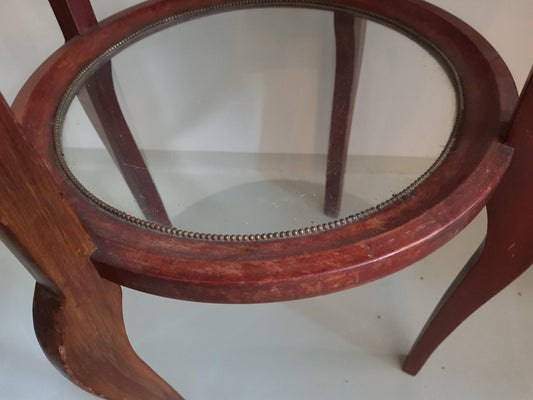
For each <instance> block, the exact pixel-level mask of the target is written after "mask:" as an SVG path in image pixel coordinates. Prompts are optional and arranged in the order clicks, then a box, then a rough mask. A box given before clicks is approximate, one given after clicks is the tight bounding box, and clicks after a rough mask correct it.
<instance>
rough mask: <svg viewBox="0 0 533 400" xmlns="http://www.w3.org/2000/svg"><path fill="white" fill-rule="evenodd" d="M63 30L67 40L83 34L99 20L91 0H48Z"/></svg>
mask: <svg viewBox="0 0 533 400" xmlns="http://www.w3.org/2000/svg"><path fill="white" fill-rule="evenodd" d="M48 2H49V3H50V6H52V10H53V11H54V14H55V16H56V19H57V22H58V23H59V26H60V28H61V31H62V32H63V36H64V37H65V41H69V40H70V39H72V38H74V37H75V36H78V35H83V34H84V33H85V32H87V31H88V30H89V29H91V28H92V27H94V26H95V25H96V24H97V23H98V21H97V20H96V16H95V15H94V11H93V8H92V6H91V2H90V0H48Z"/></svg>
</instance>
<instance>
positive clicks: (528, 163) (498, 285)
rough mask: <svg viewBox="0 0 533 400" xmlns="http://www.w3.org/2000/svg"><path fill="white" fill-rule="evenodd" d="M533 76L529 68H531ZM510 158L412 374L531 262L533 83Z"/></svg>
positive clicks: (414, 351)
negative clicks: (480, 242)
mask: <svg viewBox="0 0 533 400" xmlns="http://www.w3.org/2000/svg"><path fill="white" fill-rule="evenodd" d="M532 75H533V70H532ZM506 142H507V143H508V144H509V145H510V146H512V147H513V148H514V149H515V153H514V157H513V160H512V162H511V165H510V166H509V169H508V171H507V173H506V175H505V176H504V178H503V180H502V182H501V184H500V186H498V188H497V189H496V191H495V193H494V195H493V197H492V198H491V200H490V201H489V203H488V205H487V212H488V231H487V237H486V239H485V244H484V246H483V247H482V248H481V249H480V250H479V251H478V253H476V254H475V255H474V256H473V258H472V259H471V262H469V263H468V264H467V266H466V267H465V268H464V269H463V271H462V272H461V273H460V274H459V276H458V277H457V279H456V280H455V282H454V283H453V284H452V286H451V287H450V289H448V291H447V292H446V294H445V295H444V297H443V299H442V300H441V302H440V303H439V305H438V306H437V308H436V310H435V311H434V312H433V315H432V316H431V317H430V319H429V321H428V323H427V324H426V326H425V327H424V329H423V330H422V333H421V334H420V336H419V337H418V339H417V340H416V342H415V344H414V345H413V347H412V348H411V351H410V353H409V355H408V356H407V358H406V360H405V363H404V366H403V369H404V371H406V372H408V373H410V374H413V375H415V374H416V373H417V372H418V371H419V370H420V368H422V366H423V365H424V363H425V362H426V360H427V359H428V358H429V356H430V355H431V354H432V353H433V351H434V350H435V349H436V348H437V346H438V345H439V344H440V343H441V342H442V341H443V340H444V339H445V338H446V337H447V336H448V335H449V334H450V333H451V332H452V331H453V330H454V329H455V328H456V327H457V326H458V325H459V324H460V323H461V322H462V321H463V320H465V319H466V318H467V317H468V316H469V315H470V314H472V313H473V312H474V311H476V310H477V309H478V308H479V307H480V306H481V305H483V304H484V303H485V302H486V301H488V300H489V299H490V298H492V297H493V296H494V295H496V294H497V293H498V292H500V291H501V290H502V289H503V288H505V287H506V286H507V285H508V284H510V283H511V282H512V281H513V280H515V279H516V278H517V277H518V276H520V274H522V273H523V272H524V271H525V270H526V269H527V268H529V266H530V265H531V264H532V263H533V185H532V183H533V79H532V77H531V75H530V78H529V80H528V83H527V84H526V87H525V89H524V91H523V93H522V97H521V99H520V104H519V106H518V108H517V111H516V114H515V118H514V121H513V123H512V126H511V129H510V131H509V135H508V138H507V141H506Z"/></svg>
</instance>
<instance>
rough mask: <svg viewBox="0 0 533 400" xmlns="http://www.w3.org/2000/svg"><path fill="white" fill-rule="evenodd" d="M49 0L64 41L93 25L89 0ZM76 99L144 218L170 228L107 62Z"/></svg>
mask: <svg viewBox="0 0 533 400" xmlns="http://www.w3.org/2000/svg"><path fill="white" fill-rule="evenodd" d="M49 1H50V4H51V6H52V9H53V10H54V13H55V15H56V18H57V21H58V22H59V26H60V27H61V30H62V32H63V35H64V37H65V40H66V41H69V40H70V39H72V38H74V37H75V36H78V35H83V34H84V33H86V32H87V31H88V30H89V29H90V28H92V27H93V26H94V25H96V24H97V20H96V17H95V15H94V12H93V9H92V7H91V3H90V1H89V0H49ZM78 97H79V100H80V102H81V104H82V105H83V108H84V109H85V111H86V112H87V115H88V116H89V118H90V120H91V122H92V124H93V126H94V127H95V129H96V131H97V132H98V135H99V136H100V138H101V139H102V141H103V142H104V144H105V146H106V148H107V149H108V151H109V153H110V154H111V156H112V157H113V159H114V160H115V164H116V165H117V166H118V168H119V170H120V172H121V173H122V176H123V177H124V180H125V181H126V183H127V184H128V187H129V188H130V190H131V192H132V194H133V196H134V197H135V200H136V201H137V204H138V205H139V207H140V208H141V211H142V213H143V215H144V216H145V218H147V219H148V220H149V221H152V222H156V223H158V224H162V225H165V226H171V225H172V222H171V221H170V218H169V217H168V214H167V212H166V210H165V206H164V204H163V201H162V199H161V196H160V195H159V192H158V191H157V187H156V185H155V183H154V181H153V179H152V176H151V175H150V171H149V170H148V167H147V166H146V163H145V162H144V159H143V156H142V154H141V152H140V150H139V147H138V146H137V143H135V139H134V137H133V135H132V134H131V131H130V129H129V127H128V124H127V122H126V119H125V118H124V115H123V113H122V110H121V108H120V104H119V102H118V99H117V95H116V93H115V89H114V85H113V76H112V71H111V62H107V63H105V64H104V65H102V66H101V67H100V68H99V69H98V70H97V71H96V72H95V73H94V74H93V75H92V76H91V77H89V79H88V80H87V82H86V84H85V86H84V87H83V88H82V89H81V92H80V93H79V94H78Z"/></svg>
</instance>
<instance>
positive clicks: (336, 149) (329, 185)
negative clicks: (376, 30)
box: [324, 12, 366, 217]
mask: <svg viewBox="0 0 533 400" xmlns="http://www.w3.org/2000/svg"><path fill="white" fill-rule="evenodd" d="M334 27H335V46H336V47H335V48H336V62H335V65H336V66H335V89H334V93H333V109H332V111H331V127H330V132H329V148H328V163H327V172H326V190H325V199H324V213H325V214H326V215H329V216H330V217H338V216H339V211H340V209H341V201H342V187H343V182H344V170H345V167H346V156H347V154H348V143H349V140H350V130H351V125H352V115H353V107H354V104H355V97H356V94H357V85H358V83H359V75H360V72H361V62H362V59H363V48H364V44H365V33H366V20H365V19H362V18H357V17H355V16H354V15H352V14H348V13H342V12H336V13H334Z"/></svg>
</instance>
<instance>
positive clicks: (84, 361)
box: [0, 96, 182, 400]
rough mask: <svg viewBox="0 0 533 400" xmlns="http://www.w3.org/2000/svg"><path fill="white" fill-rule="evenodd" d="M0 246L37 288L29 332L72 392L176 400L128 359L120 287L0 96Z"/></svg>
mask: <svg viewBox="0 0 533 400" xmlns="http://www.w3.org/2000/svg"><path fill="white" fill-rule="evenodd" d="M0 143H2V146H0V239H2V240H3V241H5V242H6V244H7V245H8V246H9V247H10V249H11V250H12V251H13V252H14V253H15V255H16V256H18V258H19V260H20V261H21V262H22V263H23V264H24V266H25V267H26V268H27V269H28V271H29V272H30V273H31V274H32V275H33V277H34V278H35V279H36V280H37V282H38V283H37V287H36V289H35V296H34V325H35V331H36V333H37V337H38V339H39V342H40V344H41V346H42V348H43V350H44V352H45V353H46V355H47V356H48V357H49V358H50V359H51V360H52V361H53V363H54V364H55V365H56V366H57V367H58V368H59V369H60V370H61V371H62V372H63V373H64V374H65V375H66V376H67V377H68V378H69V379H70V380H72V381H73V382H74V383H75V384H77V385H79V386H80V387H82V388H83V389H86V390H88V391H90V392H93V393H95V394H97V395H99V396H102V397H106V398H108V399H117V400H118V399H165V400H167V399H168V400H169V399H182V397H180V396H179V395H178V394H177V393H176V392H175V391H174V390H173V389H172V388H171V387H170V386H169V385H168V384H167V383H166V382H165V381H164V380H162V379H161V378H160V377H159V376H158V375H157V374H156V373H155V372H153V371H152V370H151V369H150V368H149V367H148V366H147V365H146V364H145V363H144V362H143V361H142V360H141V359H140V358H139V357H138V356H137V355H136V354H135V352H134V351H133V349H132V347H131V346H130V344H129V342H128V338H127V336H126V330H125V329H124V323H123V319H122V304H121V290H120V286H118V285H116V284H114V283H111V282H108V281H106V280H104V279H103V278H101V277H100V276H99V275H98V273H97V271H96V269H95V267H94V265H93V264H92V262H91V260H90V256H91V254H92V253H93V252H94V250H95V245H94V243H93V242H92V240H91V238H90V237H89V236H88V234H87V233H86V232H85V230H84V229H83V227H82V226H81V223H80V222H79V220H78V219H77V217H76V216H75V214H74V213H73V211H72V210H71V209H70V207H69V206H68V205H67V204H66V203H65V202H64V200H63V198H62V197H61V194H60V190H59V189H58V188H57V187H56V186H55V184H54V181H53V178H52V177H51V176H50V173H49V171H48V170H47V169H46V167H45V166H44V165H43V164H42V163H41V161H40V159H39V156H38V154H37V153H36V152H35V150H34V149H33V147H32V146H31V143H30V142H29V141H28V140H27V139H26V138H25V135H24V133H23V132H22V131H21V129H20V127H19V126H18V125H17V123H16V121H15V119H14V117H13V114H12V112H11V110H10V109H9V107H8V105H7V104H6V102H5V100H4V99H3V97H2V96H0Z"/></svg>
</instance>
